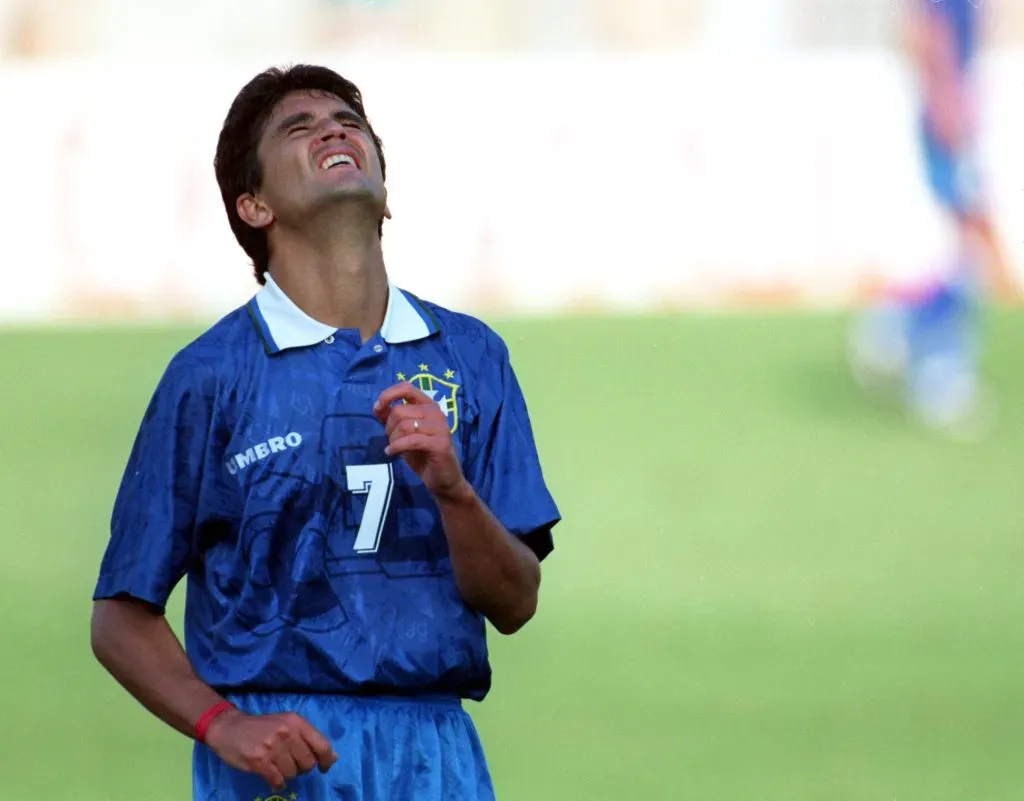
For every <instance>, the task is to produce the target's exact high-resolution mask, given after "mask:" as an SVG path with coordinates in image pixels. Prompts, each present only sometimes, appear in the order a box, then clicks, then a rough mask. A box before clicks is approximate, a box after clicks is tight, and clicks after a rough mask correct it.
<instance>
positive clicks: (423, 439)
mask: <svg viewBox="0 0 1024 801" xmlns="http://www.w3.org/2000/svg"><path fill="white" fill-rule="evenodd" d="M431 440H435V441H436V437H431V436H430V435H428V434H409V435H408V436H404V437H399V438H398V439H395V440H392V441H391V442H390V443H389V444H388V446H387V447H386V448H385V449H384V453H386V454H387V455H388V456H400V455H401V454H403V453H411V452H412V451H425V450H427V448H428V447H429V445H430V443H431Z"/></svg>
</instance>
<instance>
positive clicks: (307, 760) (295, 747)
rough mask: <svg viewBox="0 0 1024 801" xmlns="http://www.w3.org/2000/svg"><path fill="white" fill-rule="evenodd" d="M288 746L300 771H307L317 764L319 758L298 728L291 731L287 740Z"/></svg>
mask: <svg viewBox="0 0 1024 801" xmlns="http://www.w3.org/2000/svg"><path fill="white" fill-rule="evenodd" d="M288 748H289V750H290V751H291V757H292V759H294V760H295V765H296V766H297V767H298V769H299V772H300V773H309V772H310V771H311V770H313V768H315V767H316V766H317V764H318V762H319V760H318V759H317V758H316V756H315V755H314V754H313V751H312V749H311V748H310V747H309V745H308V744H307V743H306V740H305V738H304V737H303V736H302V733H301V732H300V731H299V730H297V729H296V730H293V731H292V736H291V737H290V738H289V740H288Z"/></svg>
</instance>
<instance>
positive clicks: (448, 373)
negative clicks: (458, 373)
mask: <svg viewBox="0 0 1024 801" xmlns="http://www.w3.org/2000/svg"><path fill="white" fill-rule="evenodd" d="M444 377H445V378H455V371H454V370H445V371H444Z"/></svg>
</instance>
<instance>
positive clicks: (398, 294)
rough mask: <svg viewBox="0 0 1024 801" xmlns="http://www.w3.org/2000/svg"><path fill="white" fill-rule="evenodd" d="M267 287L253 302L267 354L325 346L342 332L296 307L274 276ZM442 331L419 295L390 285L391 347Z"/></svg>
mask: <svg viewBox="0 0 1024 801" xmlns="http://www.w3.org/2000/svg"><path fill="white" fill-rule="evenodd" d="M266 280H267V283H266V285H265V286H264V287H263V288H262V289H260V291H259V292H257V293H256V296H255V297H254V298H253V299H252V300H251V301H250V302H249V310H250V312H252V314H253V319H254V320H255V322H256V324H257V326H258V327H259V329H260V333H261V334H262V335H263V339H264V342H265V344H266V346H267V350H268V351H269V352H270V353H279V352H280V351H282V350H287V349H288V348H306V347H309V346H311V345H316V344H318V343H320V342H323V341H324V340H325V339H327V337H329V336H331V335H332V334H334V333H335V332H336V331H337V330H338V329H337V328H334V327H333V326H329V325H325V324H324V323H321V322H318V321H317V320H314V319H313V318H312V317H310V316H309V315H308V314H306V313H305V312H304V311H302V309H300V308H299V307H298V306H296V305H295V303H294V302H293V301H292V299H291V298H289V297H288V296H287V295H286V294H285V293H284V291H283V290H282V289H281V287H279V286H278V285H277V284H276V283H275V282H274V279H273V278H271V277H270V273H266ZM439 330H440V327H439V326H438V323H437V319H436V318H435V317H434V315H433V314H431V313H430V312H429V311H428V310H427V309H425V308H424V307H423V304H422V303H421V302H420V300H419V298H417V297H416V296H415V295H413V294H411V293H409V292H406V291H405V290H403V289H399V288H398V287H397V286H395V285H394V284H392V283H390V282H389V283H388V307H387V311H386V312H385V313H384V323H383V324H382V325H381V327H380V334H381V337H382V338H383V339H384V341H385V342H387V343H388V344H391V345H394V344H398V343H402V342H415V341H416V340H419V339H426V338H427V337H429V336H431V335H433V334H436V333H437V332H438V331H439Z"/></svg>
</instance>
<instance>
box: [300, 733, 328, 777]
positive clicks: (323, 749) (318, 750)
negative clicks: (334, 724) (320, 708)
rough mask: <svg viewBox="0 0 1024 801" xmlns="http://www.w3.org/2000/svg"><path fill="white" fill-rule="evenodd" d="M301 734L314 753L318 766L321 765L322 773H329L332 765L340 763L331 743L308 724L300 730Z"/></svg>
mask: <svg viewBox="0 0 1024 801" xmlns="http://www.w3.org/2000/svg"><path fill="white" fill-rule="evenodd" d="M299 734H300V735H301V736H302V739H303V740H304V741H305V743H306V745H307V746H309V750H310V751H312V752H313V756H314V757H315V758H316V761H317V764H319V765H320V772H321V773H327V771H329V770H330V769H331V765H333V764H334V763H335V762H337V761H338V755H337V754H336V753H335V752H334V747H333V746H332V745H331V743H330V741H328V739H327V738H326V737H324V736H323V735H322V734H321V733H320V732H318V731H317V730H316V729H314V728H313V727H312V726H311V725H310V724H308V723H307V724H306V725H305V726H303V727H302V728H301V729H299Z"/></svg>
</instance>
